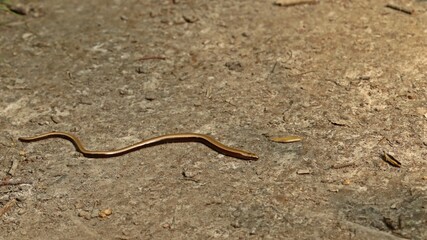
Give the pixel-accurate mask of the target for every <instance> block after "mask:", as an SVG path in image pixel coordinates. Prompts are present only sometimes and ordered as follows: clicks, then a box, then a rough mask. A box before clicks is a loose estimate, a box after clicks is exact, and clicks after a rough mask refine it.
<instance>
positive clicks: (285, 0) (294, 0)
mask: <svg viewBox="0 0 427 240" xmlns="http://www.w3.org/2000/svg"><path fill="white" fill-rule="evenodd" d="M317 3H319V1H318V0H276V1H275V2H274V5H277V6H281V7H292V6H297V5H303V4H317Z"/></svg>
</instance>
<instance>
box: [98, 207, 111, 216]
mask: <svg viewBox="0 0 427 240" xmlns="http://www.w3.org/2000/svg"><path fill="white" fill-rule="evenodd" d="M112 213H113V210H112V209H111V208H106V209H104V210H101V211H99V214H98V216H99V217H100V218H106V217H108V216H110V215H111V214H112Z"/></svg>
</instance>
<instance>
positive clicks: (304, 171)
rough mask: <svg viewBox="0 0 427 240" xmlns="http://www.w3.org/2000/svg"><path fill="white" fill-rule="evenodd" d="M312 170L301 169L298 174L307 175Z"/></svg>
mask: <svg viewBox="0 0 427 240" xmlns="http://www.w3.org/2000/svg"><path fill="white" fill-rule="evenodd" d="M310 173H311V172H310V170H309V169H300V170H298V171H297V174H298V175H306V174H310Z"/></svg>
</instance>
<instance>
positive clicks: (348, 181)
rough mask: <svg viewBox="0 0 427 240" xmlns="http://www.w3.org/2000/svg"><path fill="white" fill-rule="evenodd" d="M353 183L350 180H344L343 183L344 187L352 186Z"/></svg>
mask: <svg viewBox="0 0 427 240" xmlns="http://www.w3.org/2000/svg"><path fill="white" fill-rule="evenodd" d="M350 184H351V181H350V179H344V181H342V185H350Z"/></svg>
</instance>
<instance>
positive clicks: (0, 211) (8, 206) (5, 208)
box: [0, 198, 16, 217]
mask: <svg viewBox="0 0 427 240" xmlns="http://www.w3.org/2000/svg"><path fill="white" fill-rule="evenodd" d="M15 203H16V199H15V198H12V199H11V200H9V202H7V203H6V204H5V205H4V206H3V207H2V208H0V217H1V216H3V214H5V213H7V212H8V211H9V210H10V209H11V208H12V207H13V206H14V205H15Z"/></svg>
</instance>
